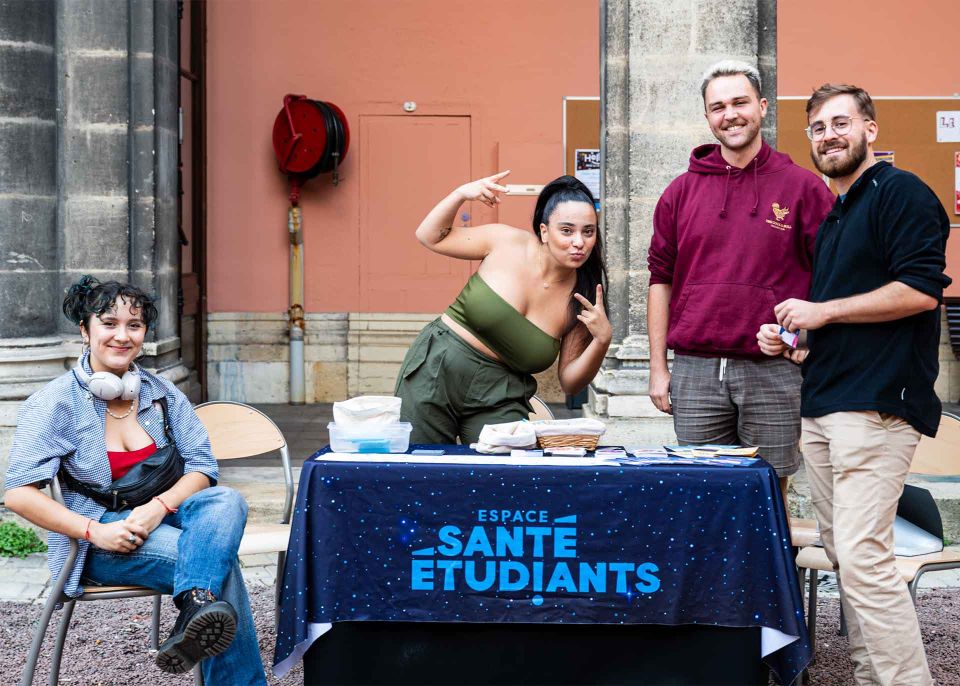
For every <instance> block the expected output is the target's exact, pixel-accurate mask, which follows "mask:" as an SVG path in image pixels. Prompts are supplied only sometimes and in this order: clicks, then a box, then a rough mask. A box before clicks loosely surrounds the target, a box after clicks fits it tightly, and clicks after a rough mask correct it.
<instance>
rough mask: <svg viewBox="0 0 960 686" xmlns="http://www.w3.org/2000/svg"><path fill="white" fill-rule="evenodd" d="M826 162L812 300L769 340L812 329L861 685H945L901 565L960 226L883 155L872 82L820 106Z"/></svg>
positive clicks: (816, 122) (826, 495)
mask: <svg viewBox="0 0 960 686" xmlns="http://www.w3.org/2000/svg"><path fill="white" fill-rule="evenodd" d="M807 120H808V123H809V126H808V128H807V135H808V137H809V138H810V142H811V156H812V158H813V161H814V163H815V164H816V166H817V168H818V169H819V170H820V171H821V172H823V173H824V174H825V175H827V176H829V177H830V178H831V179H833V182H834V184H835V185H836V188H837V190H838V191H839V193H840V197H839V198H838V199H837V202H836V204H835V205H834V207H833V209H832V210H831V212H830V214H829V215H827V218H826V219H825V220H824V222H823V224H821V226H820V229H819V231H818V233H817V241H816V245H815V248H814V260H813V280H812V284H811V288H810V299H809V301H806V300H798V299H790V300H785V301H783V302H781V303H780V304H778V305H777V306H776V308H775V313H776V317H777V322H778V323H777V324H766V325H764V326H763V327H762V328H761V329H760V332H759V333H758V334H757V338H758V340H759V343H760V347H761V349H762V350H763V351H764V352H765V353H767V354H769V355H780V354H783V353H784V350H785V346H784V344H783V342H782V341H781V340H780V337H779V331H780V326H783V327H784V328H786V329H788V330H790V331H796V330H804V331H807V332H808V333H807V342H808V346H809V355H808V356H807V358H806V360H805V362H804V364H803V377H804V378H803V386H802V391H801V408H800V413H801V416H802V417H803V420H802V422H803V423H802V439H801V440H802V445H803V456H804V460H805V461H806V465H807V475H808V477H809V480H810V493H811V497H812V501H813V506H814V510H815V511H816V515H817V520H818V521H819V523H820V532H821V536H822V539H823V546H824V550H825V552H826V554H827V557H828V558H829V559H830V560H831V562H833V564H834V566H835V567H836V568H837V569H838V570H839V575H840V581H841V584H842V594H841V599H842V602H843V606H844V611H845V613H846V616H847V618H848V621H847V624H848V628H849V635H850V653H851V657H852V658H853V661H854V667H855V670H854V674H855V679H856V683H857V684H884V685H886V684H890V685H893V684H896V685H897V686H905V685H907V684H932V683H933V682H932V680H931V678H930V671H929V669H928V667H927V660H926V656H925V654H924V651H923V642H922V640H921V637H920V627H919V624H918V623H917V615H916V611H915V609H914V607H913V603H912V602H911V599H910V594H909V593H908V592H907V586H906V584H905V583H904V582H903V578H902V577H901V576H900V573H899V572H898V571H897V567H896V564H895V561H894V553H893V522H894V518H895V516H896V511H897V501H898V499H899V498H900V494H901V492H902V491H903V483H904V480H905V479H906V476H907V472H908V471H909V468H910V462H911V460H912V459H913V453H914V449H915V448H916V446H917V443H918V441H919V439H920V435H921V434H925V435H928V436H933V435H935V434H936V431H937V426H938V424H939V420H940V410H941V407H940V400H939V399H938V398H937V396H936V394H935V393H934V390H933V385H934V382H935V381H936V379H937V373H938V371H939V363H938V361H937V348H938V345H939V342H940V302H941V300H942V294H943V288H944V287H945V286H947V285H949V283H950V279H949V278H948V277H947V276H946V275H945V274H944V267H945V265H946V259H945V256H944V250H945V248H946V242H947V235H948V234H949V231H950V222H949V220H948V219H947V216H946V213H945V212H944V210H943V207H942V206H941V204H940V201H939V200H938V199H937V196H936V195H935V194H934V193H933V191H931V190H930V188H929V187H927V185H926V184H924V183H923V182H922V181H921V180H920V179H918V178H917V177H916V176H914V175H913V174H910V173H909V172H906V171H902V170H899V169H894V168H893V167H892V166H890V165H889V164H887V163H886V162H877V161H876V160H875V159H874V156H873V142H874V141H875V140H876V138H877V132H878V125H877V121H876V113H875V110H874V106H873V101H872V100H871V99H870V96H869V95H868V94H867V93H866V91H864V90H863V89H861V88H857V87H855V86H847V85H832V84H827V85H824V86H821V87H820V88H818V89H817V90H816V91H814V93H813V95H812V96H811V97H810V99H809V100H808V101H807Z"/></svg>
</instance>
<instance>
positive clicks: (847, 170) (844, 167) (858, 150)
mask: <svg viewBox="0 0 960 686" xmlns="http://www.w3.org/2000/svg"><path fill="white" fill-rule="evenodd" d="M846 141H847V147H846V150H845V152H844V153H841V154H840V155H838V156H836V157H833V156H831V157H827V155H826V154H822V153H820V152H819V151H818V150H811V151H810V159H812V160H813V163H814V164H815V165H816V167H817V169H819V170H820V173H821V174H824V175H826V176H829V177H830V178H831V179H840V178H843V177H844V176H849V175H850V174H852V173H853V172H854V171H856V169H857V167H859V166H860V165H861V164H862V163H863V161H864V160H865V159H867V137H866V136H865V135H861V136H860V137H859V138H858V139H856V140H851V139H850V138H847V139H846Z"/></svg>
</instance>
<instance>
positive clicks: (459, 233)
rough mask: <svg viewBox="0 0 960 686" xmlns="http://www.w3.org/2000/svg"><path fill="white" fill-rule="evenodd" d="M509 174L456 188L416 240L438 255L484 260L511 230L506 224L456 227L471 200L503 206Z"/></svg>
mask: <svg viewBox="0 0 960 686" xmlns="http://www.w3.org/2000/svg"><path fill="white" fill-rule="evenodd" d="M509 173H510V171H509V170H508V171H503V172H500V173H499V174H494V175H493V176H487V177H485V178H482V179H478V180H477V181H471V182H470V183H465V184H464V185H462V186H460V187H459V188H457V189H456V190H455V191H453V192H452V193H451V194H450V195H448V196H447V197H445V198H444V199H443V200H441V201H440V202H439V203H437V205H436V207H434V208H433V209H432V210H430V213H429V214H427V216H426V217H424V219H423V221H422V222H420V226H419V227H417V240H418V241H420V243H422V244H423V245H424V246H425V247H427V248H429V249H430V250H432V251H433V252H435V253H439V254H441V255H446V256H447V257H456V258H458V259H461V260H482V259H483V258H484V257H486V256H487V255H489V254H490V251H491V250H493V246H494V245H495V244H496V242H497V239H498V238H499V237H501V235H502V234H503V233H504V232H506V231H508V230H510V229H511V228H512V227H508V226H505V225H503V224H485V225H483V226H475V227H466V226H454V225H453V223H454V221H455V220H456V218H457V212H458V211H459V209H460V206H461V205H462V204H463V203H465V202H469V201H471V200H479V201H480V202H482V203H484V204H485V205H488V206H489V207H496V206H497V205H498V204H499V203H500V195H501V194H503V193H506V192H507V189H506V187H505V186H501V185H500V180H501V179H503V178H504V177H505V176H506V175H507V174H509Z"/></svg>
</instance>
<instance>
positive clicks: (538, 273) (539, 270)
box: [537, 243, 566, 288]
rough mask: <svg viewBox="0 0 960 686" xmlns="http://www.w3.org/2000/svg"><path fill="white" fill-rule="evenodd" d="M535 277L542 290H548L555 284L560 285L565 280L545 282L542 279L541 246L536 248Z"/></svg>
mask: <svg viewBox="0 0 960 686" xmlns="http://www.w3.org/2000/svg"><path fill="white" fill-rule="evenodd" d="M537 275H538V276H539V277H540V279H541V282H542V284H543V287H544V288H550V286H552V285H553V284H555V283H560V282H562V281H564V280H565V279H566V277H564V278H563V279H557V280H556V281H547V280H545V279H544V278H543V244H542V243H541V244H540V245H538V246H537Z"/></svg>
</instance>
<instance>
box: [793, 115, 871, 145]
mask: <svg viewBox="0 0 960 686" xmlns="http://www.w3.org/2000/svg"><path fill="white" fill-rule="evenodd" d="M854 119H861V120H863V121H869V119H864V118H863V117H847V116H840V117H834V118H833V121H831V122H830V124H829V126H830V128H831V129H833V132H834V133H835V134H837V135H838V136H846V135H847V134H848V133H850V129H851V128H852V127H853V120H854ZM827 126H828V125H827V124H824V123H823V122H822V121H818V122H816V123H814V124H811V125H810V126H808V127H807V128H805V129H804V130H803V131H804V133H806V134H807V138H809V139H810V140H812V141H822V140H823V137H824V136H826V135H827Z"/></svg>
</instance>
